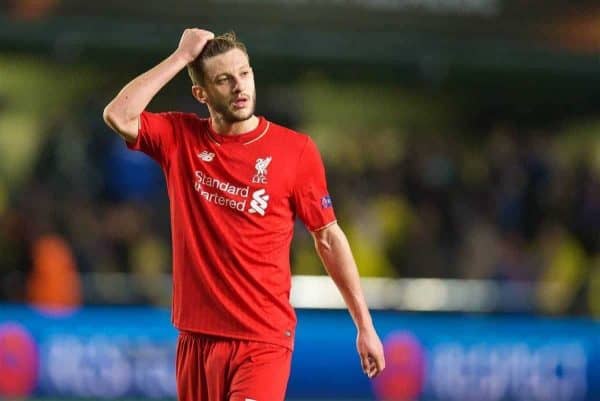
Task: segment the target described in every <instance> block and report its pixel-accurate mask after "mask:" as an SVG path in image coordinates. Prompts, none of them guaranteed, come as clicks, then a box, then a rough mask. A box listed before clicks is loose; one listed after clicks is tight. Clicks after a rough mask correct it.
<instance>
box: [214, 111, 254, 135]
mask: <svg viewBox="0 0 600 401" xmlns="http://www.w3.org/2000/svg"><path fill="white" fill-rule="evenodd" d="M210 125H211V126H212V129H213V130H215V132H216V133H218V134H220V135H240V134H245V133H246V132H250V131H252V130H253V129H255V128H256V127H258V117H256V116H254V115H253V116H252V117H250V118H249V119H247V120H244V121H236V122H234V123H230V122H227V121H224V120H223V119H222V118H219V117H217V118H215V117H211V118H210Z"/></svg>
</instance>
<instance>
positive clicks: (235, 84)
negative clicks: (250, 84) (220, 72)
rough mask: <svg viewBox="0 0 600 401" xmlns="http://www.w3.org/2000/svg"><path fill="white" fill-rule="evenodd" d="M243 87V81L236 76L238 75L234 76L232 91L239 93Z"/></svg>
mask: <svg viewBox="0 0 600 401" xmlns="http://www.w3.org/2000/svg"><path fill="white" fill-rule="evenodd" d="M243 89H244V82H243V81H242V80H241V79H240V78H238V77H236V78H234V81H233V92H234V93H239V92H242V91H243Z"/></svg>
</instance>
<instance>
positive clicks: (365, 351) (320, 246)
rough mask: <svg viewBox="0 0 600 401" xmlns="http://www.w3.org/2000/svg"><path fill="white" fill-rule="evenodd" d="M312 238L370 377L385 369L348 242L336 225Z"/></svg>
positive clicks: (315, 233)
mask: <svg viewBox="0 0 600 401" xmlns="http://www.w3.org/2000/svg"><path fill="white" fill-rule="evenodd" d="M313 238H314V240H315V247H316V249H317V253H318V254H319V257H320V258H321V260H322V261H323V265H324V266H325V269H326V270H327V273H329V275H330V276H331V278H332V279H333V281H334V282H335V284H336V286H337V287H338V289H339V290H340V292H341V294H342V297H343V298H344V301H345V302H346V305H347V307H348V311H349V312H350V315H351V316H352V319H353V320H354V324H355V325H356V329H357V332H358V335H357V338H356V348H357V351H358V354H359V356H360V360H361V365H362V368H363V371H364V372H365V374H366V375H367V376H369V378H373V377H375V376H377V375H378V374H379V373H381V371H382V370H383V369H384V368H385V358H384V355H383V346H382V344H381V340H380V339H379V336H378V335H377V332H376V331H375V327H374V326H373V321H372V320H371V314H370V313H369V309H368V307H367V303H366V301H365V298H364V295H363V291H362V288H361V286H360V277H359V275H358V269H357V268H356V262H355V261H354V257H353V256H352V251H351V250H350V244H349V243H348V239H347V238H346V235H345V234H344V232H343V231H342V229H341V228H340V227H339V226H338V225H337V223H334V224H332V225H330V226H328V227H326V228H324V229H323V230H320V231H316V232H313Z"/></svg>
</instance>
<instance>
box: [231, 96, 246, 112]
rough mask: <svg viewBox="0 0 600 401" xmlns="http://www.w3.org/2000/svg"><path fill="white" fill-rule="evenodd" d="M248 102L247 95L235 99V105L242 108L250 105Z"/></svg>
mask: <svg viewBox="0 0 600 401" xmlns="http://www.w3.org/2000/svg"><path fill="white" fill-rule="evenodd" d="M248 102H249V100H248V98H247V97H239V98H237V99H235V100H234V102H233V105H234V106H235V108H238V109H242V108H244V107H246V106H247V105H248Z"/></svg>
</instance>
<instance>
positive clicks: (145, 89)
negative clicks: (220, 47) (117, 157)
mask: <svg viewBox="0 0 600 401" xmlns="http://www.w3.org/2000/svg"><path fill="white" fill-rule="evenodd" d="M214 36H215V35H214V34H213V33H212V32H209V31H204V30H202V29H197V28H193V29H186V30H185V31H184V32H183V34H182V35H181V40H180V41H179V46H178V47H177V49H176V50H175V51H174V52H173V53H172V54H171V55H170V56H169V57H167V58H166V59H165V60H163V61H162V62H161V63H159V64H158V65H156V66H155V67H153V68H152V69H150V70H148V71H146V72H145V73H143V74H142V75H140V76H138V77H136V78H135V79H133V80H132V81H131V82H129V83H128V84H127V85H125V87H124V88H123V89H122V90H121V91H120V92H119V94H118V95H117V96H116V97H115V98H114V99H113V100H112V101H111V102H110V103H109V104H108V105H107V106H106V107H105V108H104V113H103V117H104V121H105V122H106V124H108V126H109V127H111V128H112V129H113V130H114V131H115V132H117V133H118V134H119V135H120V136H121V137H122V138H123V139H125V140H126V141H128V142H134V141H135V140H136V138H137V135H138V127H139V118H140V114H142V112H143V111H144V110H145V109H146V107H147V106H148V103H150V101H151V100H152V98H153V97H154V96H155V95H156V94H157V93H158V91H159V90H161V89H162V88H163V87H164V86H165V85H166V84H167V83H168V82H169V81H170V80H171V79H173V77H174V76H175V75H177V74H178V73H179V71H181V70H182V69H183V68H185V67H186V66H187V65H188V64H189V63H191V62H192V61H194V60H195V59H196V57H197V56H198V55H199V54H200V52H202V49H203V48H204V45H206V42H208V41H209V40H210V39H212V38H214Z"/></svg>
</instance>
